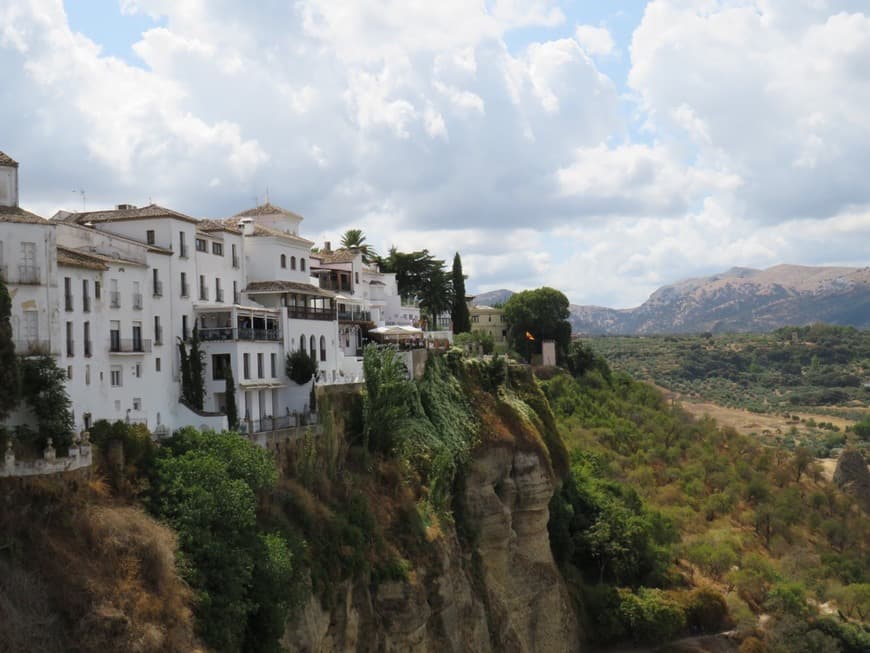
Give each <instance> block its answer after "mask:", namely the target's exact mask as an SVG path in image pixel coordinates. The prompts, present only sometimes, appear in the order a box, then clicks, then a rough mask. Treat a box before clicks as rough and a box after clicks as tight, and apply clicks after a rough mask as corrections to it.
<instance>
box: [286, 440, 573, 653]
mask: <svg viewBox="0 0 870 653" xmlns="http://www.w3.org/2000/svg"><path fill="white" fill-rule="evenodd" d="M550 469H551V467H550V465H549V463H548V461H546V460H544V459H543V458H542V456H541V454H540V453H538V452H534V451H523V450H521V449H519V448H517V447H515V446H511V445H509V444H502V445H500V446H489V447H480V448H479V449H478V451H477V453H476V455H475V456H474V458H473V460H472V461H471V464H470V466H469V469H468V470H467V472H466V474H465V478H464V490H463V492H462V494H461V496H459V497H458V503H459V508H460V510H461V513H462V515H463V516H462V519H463V520H464V526H465V529H466V530H467V531H468V532H470V533H472V537H471V538H470V539H471V540H473V543H472V544H466V545H464V546H463V545H462V544H461V543H460V539H459V537H458V536H457V533H456V529H455V528H454V527H453V525H452V524H451V525H449V526H448V525H443V526H442V527H443V535H442V537H441V538H440V539H439V540H438V541H437V542H436V546H437V550H438V556H437V558H438V563H437V564H434V565H432V566H431V568H424V567H416V568H414V569H412V570H411V572H410V573H409V575H408V580H407V581H405V582H388V583H382V584H380V585H379V586H377V588H372V587H371V586H369V585H368V584H367V583H364V582H361V581H356V582H352V583H350V582H349V583H346V584H345V586H344V591H343V600H342V601H340V602H339V603H338V605H337V606H336V607H335V608H333V609H332V610H331V611H326V610H324V609H323V608H322V607H321V605H320V601H319V600H318V599H317V598H316V597H312V598H311V599H310V600H309V602H308V603H307V605H306V606H305V608H304V610H303V611H302V616H301V618H300V619H299V620H298V621H297V622H296V623H293V624H291V625H289V626H288V628H287V631H286V634H285V639H284V644H285V646H286V647H287V648H288V649H289V650H298V651H309V652H311V653H314V652H317V653H327V652H332V651H335V652H338V651H359V652H363V651H396V652H398V651H403V652H404V651H409V652H414V653H429V652H432V653H436V652H437V653H445V652H456V653H458V652H460V651H481V652H488V651H505V652H514V651H515V652H523V653H525V652H528V653H532V652H539V653H545V652H547V653H549V652H554V653H555V652H561V651H566V652H567V651H577V650H579V632H578V627H577V623H576V619H575V616H574V611H573V608H572V606H571V602H570V600H569V597H568V593H567V590H566V587H565V584H564V581H563V579H562V577H561V575H560V573H559V571H558V569H557V568H556V565H555V563H554V561H553V557H552V554H551V552H550V543H549V536H548V533H547V521H548V518H549V512H548V508H547V506H548V503H549V501H550V498H551V497H552V495H553V491H554V487H555V484H554V479H553V474H552V472H551V471H550Z"/></svg>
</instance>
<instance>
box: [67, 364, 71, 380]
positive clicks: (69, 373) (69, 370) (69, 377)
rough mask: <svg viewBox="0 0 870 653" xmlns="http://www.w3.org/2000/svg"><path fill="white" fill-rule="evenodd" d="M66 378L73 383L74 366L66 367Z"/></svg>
mask: <svg viewBox="0 0 870 653" xmlns="http://www.w3.org/2000/svg"><path fill="white" fill-rule="evenodd" d="M66 378H67V380H68V381H72V365H67V366H66Z"/></svg>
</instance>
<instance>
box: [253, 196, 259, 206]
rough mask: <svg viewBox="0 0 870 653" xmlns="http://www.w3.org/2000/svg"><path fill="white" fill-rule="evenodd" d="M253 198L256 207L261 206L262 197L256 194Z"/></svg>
mask: <svg viewBox="0 0 870 653" xmlns="http://www.w3.org/2000/svg"><path fill="white" fill-rule="evenodd" d="M253 200H254V208H257V207H258V206H260V198H259V197H257V196H256V195H254V197H253Z"/></svg>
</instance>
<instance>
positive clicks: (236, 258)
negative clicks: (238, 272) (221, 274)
mask: <svg viewBox="0 0 870 653" xmlns="http://www.w3.org/2000/svg"><path fill="white" fill-rule="evenodd" d="M232 247H233V267H234V268H237V267H239V255H238V253H237V252H236V246H235V245H233V246H232Z"/></svg>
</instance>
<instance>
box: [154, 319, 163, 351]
mask: <svg viewBox="0 0 870 653" xmlns="http://www.w3.org/2000/svg"><path fill="white" fill-rule="evenodd" d="M161 342H163V327H162V326H160V316H159V315H155V316H154V344H155V345H159V344H160V343H161Z"/></svg>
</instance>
